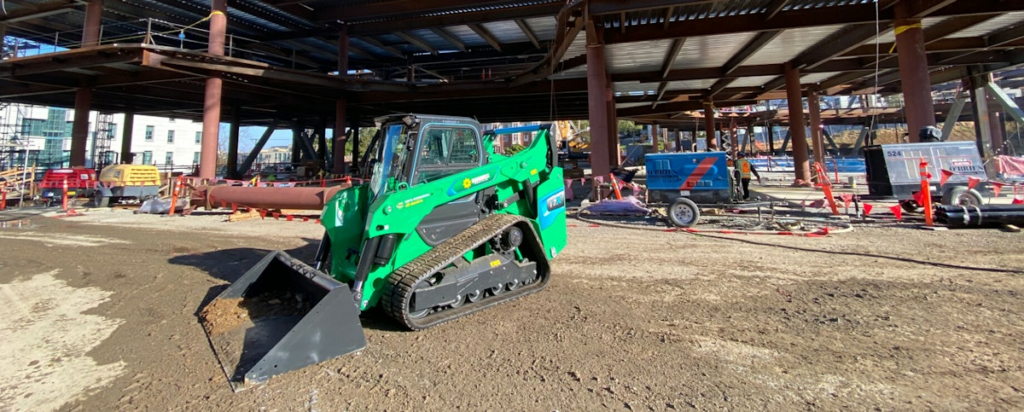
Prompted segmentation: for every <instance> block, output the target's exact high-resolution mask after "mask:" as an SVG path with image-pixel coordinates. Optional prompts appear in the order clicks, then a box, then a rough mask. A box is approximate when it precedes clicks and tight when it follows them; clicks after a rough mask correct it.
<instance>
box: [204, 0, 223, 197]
mask: <svg viewBox="0 0 1024 412" xmlns="http://www.w3.org/2000/svg"><path fill="white" fill-rule="evenodd" d="M226 12H227V0H212V1H211V11H210V38H209V49H208V53H210V54H212V55H214V56H223V55H224V38H225V33H227V27H228V20H227V15H226V14H225V13H226ZM223 85H224V81H223V80H222V79H221V78H220V73H217V72H214V73H212V74H211V75H210V77H208V78H207V79H206V93H205V96H204V98H203V137H202V146H201V149H200V150H201V152H200V155H199V177H200V178H201V179H213V178H215V177H216V176H217V147H218V143H219V138H220V136H219V135H220V110H221V108H220V105H221V91H222V87H223Z"/></svg>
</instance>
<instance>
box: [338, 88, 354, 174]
mask: <svg viewBox="0 0 1024 412" xmlns="http://www.w3.org/2000/svg"><path fill="white" fill-rule="evenodd" d="M347 110H348V100H345V98H344V97H341V98H339V99H338V101H337V102H335V103H334V138H333V139H332V144H333V148H334V150H333V151H332V152H333V157H334V164H333V165H331V173H335V174H343V173H347V170H346V167H345V144H346V143H347V142H348V139H347V137H348V136H346V135H345V115H346V114H347V113H346V112H347ZM357 151H359V148H358V147H355V146H354V147H353V148H352V153H355V152H357ZM353 161H355V160H354V158H353Z"/></svg>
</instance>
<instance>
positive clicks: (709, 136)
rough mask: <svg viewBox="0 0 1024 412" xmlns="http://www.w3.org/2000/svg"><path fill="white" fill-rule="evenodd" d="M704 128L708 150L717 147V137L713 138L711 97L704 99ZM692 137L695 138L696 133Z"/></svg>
mask: <svg viewBox="0 0 1024 412" xmlns="http://www.w3.org/2000/svg"><path fill="white" fill-rule="evenodd" d="M704 130H705V132H704V134H705V136H704V140H705V141H706V142H707V145H708V151H713V150H716V149H718V139H716V138H715V103H714V101H712V100H711V99H707V100H704ZM693 137H694V139H696V138H697V135H694V136H693Z"/></svg>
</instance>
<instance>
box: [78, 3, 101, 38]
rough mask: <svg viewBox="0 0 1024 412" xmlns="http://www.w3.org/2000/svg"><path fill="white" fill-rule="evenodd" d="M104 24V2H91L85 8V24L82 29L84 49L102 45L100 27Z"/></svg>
mask: <svg viewBox="0 0 1024 412" xmlns="http://www.w3.org/2000/svg"><path fill="white" fill-rule="evenodd" d="M102 22H103V0H89V4H87V5H86V6H85V24H84V26H83V27H82V47H89V46H97V45H99V44H100V25H101V24H102Z"/></svg>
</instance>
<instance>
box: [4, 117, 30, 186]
mask: <svg viewBox="0 0 1024 412" xmlns="http://www.w3.org/2000/svg"><path fill="white" fill-rule="evenodd" d="M25 110H27V107H26V106H24V105H20V104H15V103H9V102H0V171H2V170H9V169H13V168H17V167H22V163H24V157H25V156H26V155H27V150H28V149H29V147H28V144H29V140H28V139H26V138H25V137H24V136H22V135H21V134H20V129H21V125H22V121H23V119H24V118H25Z"/></svg>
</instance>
